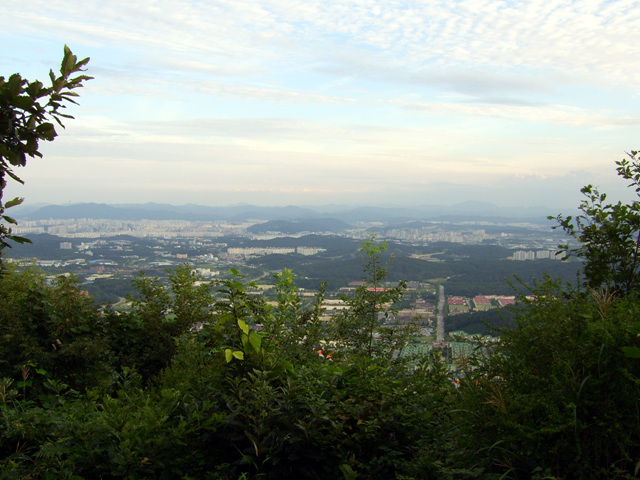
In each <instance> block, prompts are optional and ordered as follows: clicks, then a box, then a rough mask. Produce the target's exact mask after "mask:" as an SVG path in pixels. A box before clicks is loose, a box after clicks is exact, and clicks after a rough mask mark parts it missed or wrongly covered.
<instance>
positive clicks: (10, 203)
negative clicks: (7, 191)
mask: <svg viewBox="0 0 640 480" xmlns="http://www.w3.org/2000/svg"><path fill="white" fill-rule="evenodd" d="M23 201H24V198H19V197H16V198H14V199H13V200H9V201H8V202H7V203H5V204H4V208H5V209H6V208H11V207H15V206H16V205H20V204H21V203H22V202H23Z"/></svg>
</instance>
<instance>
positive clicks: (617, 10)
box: [0, 0, 640, 212]
mask: <svg viewBox="0 0 640 480" xmlns="http://www.w3.org/2000/svg"><path fill="white" fill-rule="evenodd" d="M0 18H2V19H3V22H2V23H3V28H2V29H1V30H0V46H1V48H0V75H5V76H7V75H10V74H11V73H14V72H20V73H21V74H22V75H23V76H25V77H27V78H29V79H34V78H38V79H42V80H43V81H44V80H46V78H47V73H48V70H49V68H52V67H53V68H57V66H58V65H59V62H60V59H61V58H62V49H63V45H64V44H65V43H66V44H68V45H69V46H70V47H71V49H72V50H73V52H74V53H75V54H76V55H78V56H79V57H80V58H84V57H87V56H88V57H91V61H90V63H89V71H88V73H89V74H90V75H92V76H94V77H95V79H94V80H92V81H91V82H89V83H88V84H87V86H86V87H85V88H84V89H83V90H82V91H81V92H80V94H81V97H80V106H79V107H76V106H74V107H73V108H71V109H70V113H72V114H73V115H74V116H75V117H76V119H75V120H70V121H69V122H68V124H67V128H66V130H64V131H60V132H59V133H60V136H59V137H58V139H56V141H55V142H53V143H51V144H47V145H45V146H44V147H43V152H44V153H45V158H43V159H32V160H31V161H30V162H29V165H28V166H27V167H26V168H23V169H21V170H20V171H19V172H17V173H18V174H19V175H21V176H22V178H23V179H24V180H25V183H26V185H25V186H23V187H18V186H11V187H10V188H9V191H8V195H9V196H10V195H19V196H24V197H26V201H27V203H36V202H47V203H68V202H80V201H94V202H107V203H130V202H136V203H137V202H149V201H153V202H165V203H172V204H185V203H198V204H203V205H226V204H233V203H240V202H244V203H254V204H260V205H294V204H295V205H322V204H335V203H352V204H359V205H363V204H364V205H385V204H386V205H420V204H445V205H451V204H456V203H460V202H463V201H467V200H478V199H479V200H482V201H489V202H492V203H495V204H498V205H521V206H532V205H545V206H549V207H553V208H554V209H556V208H566V207H575V206H577V204H578V203H579V201H580V198H581V197H580V193H579V189H580V188H581V187H582V186H583V185H585V184H588V183H593V184H596V185H599V186H600V187H601V189H602V190H603V191H607V192H609V193H610V196H611V197H612V198H613V199H617V198H623V199H628V198H631V197H630V196H629V194H628V193H627V192H626V191H625V190H626V189H625V182H624V181H622V180H618V179H617V177H616V176H615V164H614V162H615V161H616V160H619V159H621V158H623V157H624V155H625V152H626V151H629V150H631V149H634V148H636V149H639V148H640V144H639V143H638V130H639V128H640V114H639V112H640V109H639V108H638V107H639V106H640V62H638V60H637V58H638V45H640V30H638V28H637V25H638V20H640V3H639V2H637V1H624V0H622V1H615V0H614V1H597V0H585V1H567V0H563V1H561V0H544V1H522V2H511V1H483V0H464V1H453V0H449V1H446V0H440V1H428V0H427V1H405V0H385V1H373V0H371V1H368V0H352V1H330V0H323V1H316V0H265V1H242V0H225V1H196V0H193V1H186V0H185V1H178V0H136V1H121V0H109V1H104V0H102V1H97V0H84V1H83V2H82V3H75V2H69V1H68V0H67V1H62V0H47V1H39V0H31V1H29V2H26V1H15V2H2V3H0ZM553 212H555V210H553Z"/></svg>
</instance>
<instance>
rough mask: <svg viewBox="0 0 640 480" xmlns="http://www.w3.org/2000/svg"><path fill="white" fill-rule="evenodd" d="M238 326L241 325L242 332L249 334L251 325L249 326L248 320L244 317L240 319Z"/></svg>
mask: <svg viewBox="0 0 640 480" xmlns="http://www.w3.org/2000/svg"><path fill="white" fill-rule="evenodd" d="M238 326H239V327H240V330H242V332H243V333H244V334H245V335H249V327H248V326H247V322H245V321H244V320H242V319H240V318H239V319H238Z"/></svg>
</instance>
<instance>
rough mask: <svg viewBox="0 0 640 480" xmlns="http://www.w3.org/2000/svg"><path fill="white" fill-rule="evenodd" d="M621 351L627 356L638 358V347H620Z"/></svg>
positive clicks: (639, 349) (639, 355) (639, 356)
mask: <svg viewBox="0 0 640 480" xmlns="http://www.w3.org/2000/svg"><path fill="white" fill-rule="evenodd" d="M622 351H623V352H624V356H625V357H627V358H640V348H638V347H622Z"/></svg>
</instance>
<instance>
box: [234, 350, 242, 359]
mask: <svg viewBox="0 0 640 480" xmlns="http://www.w3.org/2000/svg"><path fill="white" fill-rule="evenodd" d="M233 356H234V357H235V358H237V359H238V360H244V353H242V352H240V351H236V352H233Z"/></svg>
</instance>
